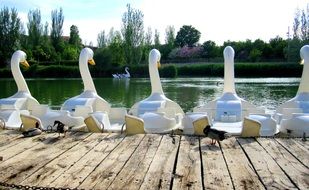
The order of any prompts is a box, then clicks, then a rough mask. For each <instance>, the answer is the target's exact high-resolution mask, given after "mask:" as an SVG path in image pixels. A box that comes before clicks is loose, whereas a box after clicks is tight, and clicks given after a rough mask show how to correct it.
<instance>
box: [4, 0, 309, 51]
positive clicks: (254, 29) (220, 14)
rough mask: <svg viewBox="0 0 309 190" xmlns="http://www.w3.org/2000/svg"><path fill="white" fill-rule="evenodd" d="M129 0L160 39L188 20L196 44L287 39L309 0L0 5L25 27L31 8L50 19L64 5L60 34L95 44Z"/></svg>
mask: <svg viewBox="0 0 309 190" xmlns="http://www.w3.org/2000/svg"><path fill="white" fill-rule="evenodd" d="M128 3H129V4H131V7H132V8H134V9H139V10H141V11H142V12H143V14H144V30H145V31H147V28H148V27H151V29H152V31H153V32H152V34H154V30H155V29H157V30H158V31H159V33H160V41H161V43H164V39H165V29H166V27H167V26H169V25H172V26H174V27H175V31H176V33H177V31H178V30H179V29H180V27H181V26H183V25H192V26H193V27H195V28H196V29H197V30H199V31H200V32H201V38H200V41H199V42H200V43H203V42H204V41H207V40H212V41H215V42H216V43H217V44H218V45H222V44H223V42H224V41H227V40H231V41H244V40H246V39H250V40H255V39H262V40H264V41H269V39H271V38H274V37H276V36H280V37H283V38H287V32H288V28H289V27H290V33H291V34H292V26H293V19H294V15H295V12H296V9H306V7H307V4H309V0H155V1H153V0H129V1H128V0H0V7H1V8H2V7H4V6H6V7H9V8H13V7H14V8H16V9H17V12H18V15H19V17H20V18H21V20H22V22H23V23H24V27H25V29H26V23H27V20H28V19H27V14H28V12H29V10H34V9H37V8H38V9H40V10H41V16H42V23H43V24H44V23H45V22H46V21H47V22H48V23H49V24H50V23H51V11H52V10H54V9H59V8H60V7H62V9H63V14H64V24H63V34H64V35H65V36H69V34H70V26H71V25H73V24H74V25H76V26H77V27H78V29H79V34H80V37H81V38H82V41H83V43H85V44H89V43H90V42H92V43H93V45H96V44H97V36H98V33H99V32H100V31H103V30H105V33H108V32H109V30H110V28H111V27H114V29H115V30H120V29H121V23H122V15H123V13H124V12H126V5H127V4H128Z"/></svg>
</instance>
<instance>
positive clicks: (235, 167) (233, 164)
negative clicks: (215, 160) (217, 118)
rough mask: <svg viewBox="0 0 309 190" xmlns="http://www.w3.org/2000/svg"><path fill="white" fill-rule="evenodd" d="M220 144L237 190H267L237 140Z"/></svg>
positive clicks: (229, 140)
mask: <svg viewBox="0 0 309 190" xmlns="http://www.w3.org/2000/svg"><path fill="white" fill-rule="evenodd" d="M220 144H221V148H222V151H223V156H224V157H225V160H226V163H227V166H228V170H229V172H230V175H231V176H232V181H233V185H234V187H235V189H265V187H264V186H263V184H262V183H261V181H260V180H259V178H258V176H257V174H256V173H255V171H254V169H253V168H252V165H251V164H250V162H249V160H248V159H247V157H246V155H245V153H244V152H243V151H242V149H241V147H240V145H239V144H238V142H237V141H236V139H235V138H229V139H226V140H224V141H222V142H221V143H220Z"/></svg>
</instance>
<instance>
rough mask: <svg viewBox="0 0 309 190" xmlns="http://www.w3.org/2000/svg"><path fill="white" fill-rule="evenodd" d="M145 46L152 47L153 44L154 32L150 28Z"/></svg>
mask: <svg viewBox="0 0 309 190" xmlns="http://www.w3.org/2000/svg"><path fill="white" fill-rule="evenodd" d="M144 42H145V43H144V45H145V46H148V47H150V46H151V44H152V30H151V28H150V27H148V28H147V32H146V34H145V41H144Z"/></svg>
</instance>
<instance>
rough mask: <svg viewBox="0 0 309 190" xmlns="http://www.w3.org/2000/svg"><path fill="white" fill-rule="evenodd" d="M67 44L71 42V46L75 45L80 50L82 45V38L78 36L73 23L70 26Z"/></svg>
mask: <svg viewBox="0 0 309 190" xmlns="http://www.w3.org/2000/svg"><path fill="white" fill-rule="evenodd" d="M69 44H71V45H72V46H73V47H76V48H77V49H78V50H80V49H81V47H82V39H81V38H80V37H79V31H78V28H77V26H75V25H72V26H71V27H70V39H69Z"/></svg>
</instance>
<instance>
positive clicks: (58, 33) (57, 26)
mask: <svg viewBox="0 0 309 190" xmlns="http://www.w3.org/2000/svg"><path fill="white" fill-rule="evenodd" d="M51 18H52V28H51V32H50V39H51V43H52V45H53V46H54V48H55V50H56V51H57V52H61V51H63V49H64V48H63V47H64V44H63V40H62V33H63V31H62V26H63V21H64V16H63V12H62V8H60V9H59V11H58V10H57V9H55V10H53V11H52V12H51Z"/></svg>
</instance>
